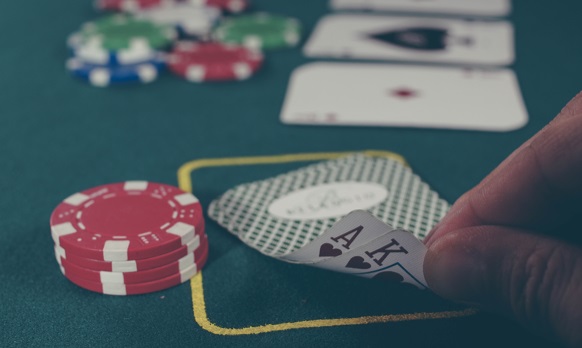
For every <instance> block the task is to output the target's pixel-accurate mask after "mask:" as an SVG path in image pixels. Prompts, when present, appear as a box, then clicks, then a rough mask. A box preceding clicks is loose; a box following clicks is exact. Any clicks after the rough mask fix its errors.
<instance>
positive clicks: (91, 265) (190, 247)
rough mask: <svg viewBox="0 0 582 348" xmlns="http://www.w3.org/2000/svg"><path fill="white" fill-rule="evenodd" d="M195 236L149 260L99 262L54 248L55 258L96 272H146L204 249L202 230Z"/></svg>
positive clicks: (204, 236) (205, 238)
mask: <svg viewBox="0 0 582 348" xmlns="http://www.w3.org/2000/svg"><path fill="white" fill-rule="evenodd" d="M196 233H197V235H196V236H195V237H194V238H193V239H192V240H191V241H189V242H188V244H186V245H183V246H181V247H180V248H179V249H176V250H174V251H172V252H169V253H167V254H163V255H160V256H156V257H152V258H149V259H141V260H129V261H101V260H93V259H87V258H84V257H80V256H77V255H75V254H71V253H67V252H66V250H65V249H63V248H61V247H57V246H55V256H56V257H57V260H63V259H64V260H67V261H68V262H70V263H73V264H75V265H76V266H79V267H82V268H86V269H89V270H93V271H97V272H100V271H102V272H122V273H127V272H139V271H147V270H150V269H152V268H158V267H162V266H166V265H168V264H170V263H172V262H175V261H178V260H179V259H181V258H182V257H184V256H186V255H188V254H190V253H192V252H198V251H199V250H200V249H203V248H204V245H205V244H206V243H208V238H207V237H206V235H205V234H204V231H203V229H196Z"/></svg>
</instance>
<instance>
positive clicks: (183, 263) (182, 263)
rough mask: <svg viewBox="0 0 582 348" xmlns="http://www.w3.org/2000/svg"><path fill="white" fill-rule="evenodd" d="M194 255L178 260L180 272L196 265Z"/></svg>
mask: <svg viewBox="0 0 582 348" xmlns="http://www.w3.org/2000/svg"><path fill="white" fill-rule="evenodd" d="M194 261H195V260H194V254H188V255H186V256H184V257H183V258H181V259H180V260H178V267H179V269H180V271H183V270H185V269H186V268H188V267H190V266H192V265H193V264H194Z"/></svg>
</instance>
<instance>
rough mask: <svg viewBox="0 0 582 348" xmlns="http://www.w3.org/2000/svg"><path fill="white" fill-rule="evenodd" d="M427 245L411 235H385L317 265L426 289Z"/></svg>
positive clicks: (399, 233)
mask: <svg viewBox="0 0 582 348" xmlns="http://www.w3.org/2000/svg"><path fill="white" fill-rule="evenodd" d="M425 255H426V246H425V245H424V244H423V243H422V242H421V241H420V240H418V239H417V238H416V237H414V236H413V235H412V234H411V233H410V232H407V231H403V230H395V231H392V232H389V233H385V234H383V235H381V236H380V237H378V238H376V239H374V240H372V241H371V242H369V243H367V244H365V245H362V246H360V247H358V248H356V249H354V250H352V251H351V252H349V253H345V254H342V255H339V256H337V257H333V258H328V259H326V260H323V261H321V262H318V263H315V264H313V266H315V267H318V268H323V269H328V270H331V271H336V272H342V273H348V274H352V275H357V276H361V277H366V278H374V279H383V280H391V281H397V282H403V283H409V284H413V285H415V286H417V287H418V288H420V289H426V288H428V286H427V285H426V280H425V279H424V271H423V263H424V257H425Z"/></svg>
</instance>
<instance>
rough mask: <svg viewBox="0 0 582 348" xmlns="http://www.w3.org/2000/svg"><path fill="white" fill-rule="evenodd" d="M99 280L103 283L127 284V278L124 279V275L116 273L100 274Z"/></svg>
mask: <svg viewBox="0 0 582 348" xmlns="http://www.w3.org/2000/svg"><path fill="white" fill-rule="evenodd" d="M99 278H100V280H101V283H102V284H103V283H116V284H118V283H121V284H123V283H125V278H124V277H123V273H115V272H105V271H103V272H99Z"/></svg>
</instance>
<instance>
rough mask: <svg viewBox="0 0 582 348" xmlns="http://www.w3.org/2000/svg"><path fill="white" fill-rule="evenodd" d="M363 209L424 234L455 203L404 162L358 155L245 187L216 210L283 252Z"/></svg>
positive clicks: (273, 251)
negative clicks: (446, 199) (451, 203)
mask: <svg viewBox="0 0 582 348" xmlns="http://www.w3.org/2000/svg"><path fill="white" fill-rule="evenodd" d="M358 209H362V210H367V211H369V212H370V213H372V214H373V215H374V216H376V217H378V218H379V219H380V220H381V221H383V222H385V223H388V224H389V225H391V226H394V227H396V228H402V229H406V230H408V231H411V232H413V233H414V234H415V236H418V237H419V238H423V237H424V236H425V235H426V233H428V231H430V229H431V228H432V227H433V226H434V225H435V224H436V223H437V222H438V221H439V220H440V219H441V217H442V216H443V215H444V214H445V212H446V211H447V209H448V204H447V203H446V202H445V201H443V200H442V199H441V198H439V196H438V194H437V193H436V192H434V191H432V190H431V189H430V187H429V186H428V185H427V184H426V183H424V182H422V180H421V179H420V178H419V177H418V176H417V175H415V174H414V173H413V172H412V171H411V170H410V169H409V168H407V167H405V166H404V165H403V164H402V163H400V162H398V161H396V160H394V159H390V158H386V157H371V156H366V155H363V154H354V155H351V156H347V157H343V158H340V159H336V160H331V161H326V162H321V163H317V164H314V165H310V166H307V167H305V168H302V169H299V170H295V171H292V172H289V173H287V174H282V175H279V176H277V177H274V178H271V179H267V180H262V181H257V182H253V183H249V184H243V185H240V186H237V187H235V188H233V189H231V190H229V191H227V192H226V193H225V194H223V195H222V196H221V197H219V198H218V199H216V200H215V201H213V202H212V203H211V204H210V206H209V209H208V214H209V216H210V217H211V218H212V219H215V220H216V221H217V222H218V223H219V224H221V225H222V226H224V227H225V228H227V229H228V230H229V231H230V232H232V233H233V234H235V235H236V236H238V237H239V238H240V239H241V240H242V241H243V242H245V243H246V244H247V245H249V246H250V247H252V248H255V249H257V250H259V251H260V252H262V253H264V254H267V255H270V256H274V257H282V256H285V255H289V254H291V253H292V252H294V251H296V250H298V249H300V248H302V247H304V246H305V245H307V244H309V243H310V242H312V241H314V240H315V239H316V238H317V237H319V236H321V235H322V234H323V233H324V232H325V231H327V230H328V229H329V228H330V227H332V225H334V224H335V223H336V222H337V221H338V220H339V219H340V218H342V217H343V216H345V215H347V214H349V213H350V212H352V211H354V210H358ZM291 258H292V256H291ZM312 258H313V260H316V259H317V257H316V255H315V253H314V255H313V257H312ZM302 260H303V259H302Z"/></svg>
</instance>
